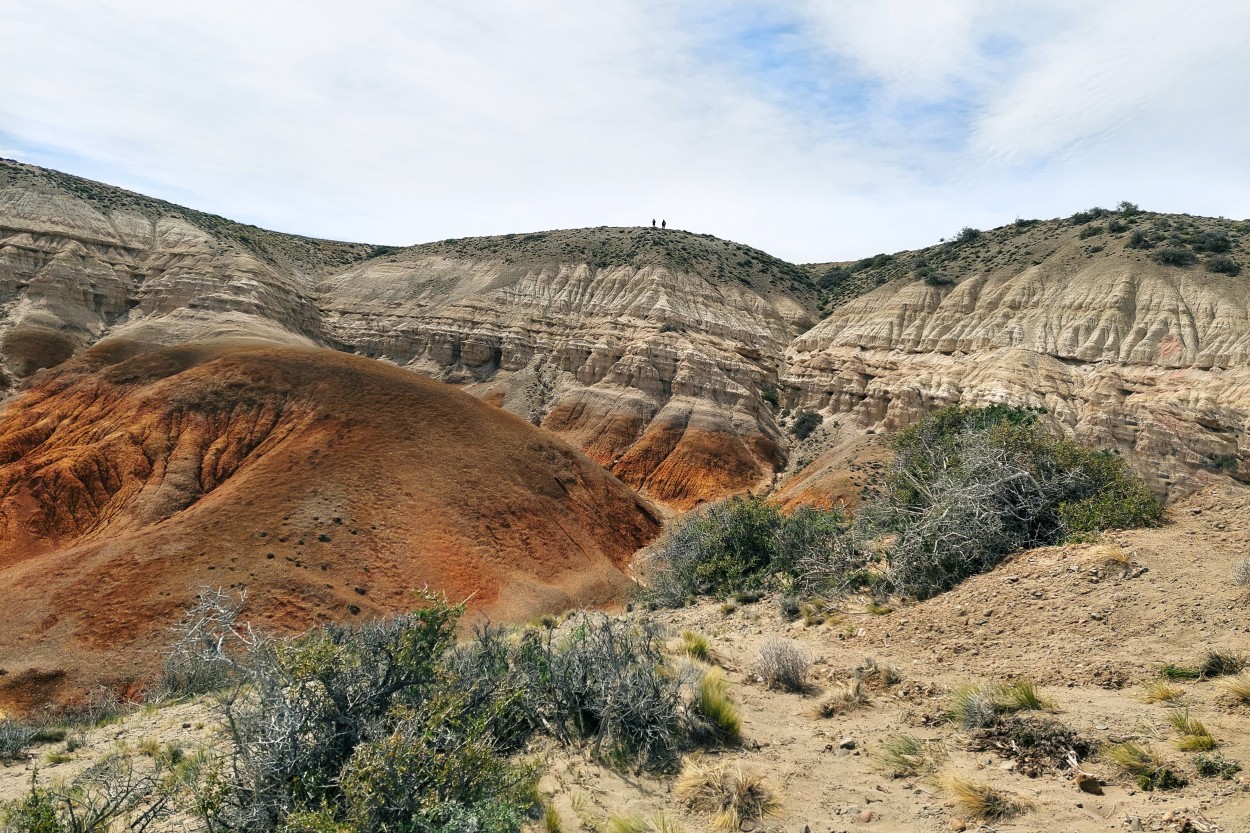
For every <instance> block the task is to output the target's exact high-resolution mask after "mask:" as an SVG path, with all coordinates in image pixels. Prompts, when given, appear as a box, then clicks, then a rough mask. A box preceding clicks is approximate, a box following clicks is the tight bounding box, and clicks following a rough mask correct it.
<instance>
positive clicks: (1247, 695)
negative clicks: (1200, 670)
mask: <svg viewBox="0 0 1250 833" xmlns="http://www.w3.org/2000/svg"><path fill="white" fill-rule="evenodd" d="M1220 685H1222V686H1223V687H1224V690H1225V691H1227V692H1228V693H1229V694H1231V695H1233V699H1234V700H1236V701H1237V702H1239V703H1243V704H1245V705H1250V674H1238V675H1237V676H1235V677H1229V678H1228V679H1226V680H1221V681H1220Z"/></svg>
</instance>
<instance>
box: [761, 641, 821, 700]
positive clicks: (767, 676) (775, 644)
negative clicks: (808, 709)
mask: <svg viewBox="0 0 1250 833" xmlns="http://www.w3.org/2000/svg"><path fill="white" fill-rule="evenodd" d="M811 664H812V660H811V658H810V657H809V656H808V655H807V653H806V652H805V651H803V650H802V649H801V648H799V647H798V646H796V645H795V644H794V643H793V642H790V641H788V640H784V639H770V640H768V641H767V642H765V643H764V645H763V647H761V648H760V653H759V656H758V657H757V658H756V660H755V664H754V665H753V666H752V671H753V672H754V673H755V674H756V675H758V676H759V677H760V678H761V679H762V680H763V681H764V684H765V685H767V686H768V687H769V688H779V689H781V690H782V691H790V692H795V693H802V692H805V691H807V688H808V681H807V674H808V671H809V669H810V668H811Z"/></svg>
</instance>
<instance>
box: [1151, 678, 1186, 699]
mask: <svg viewBox="0 0 1250 833" xmlns="http://www.w3.org/2000/svg"><path fill="white" fill-rule="evenodd" d="M1142 688H1143V693H1142V700H1143V701H1144V702H1147V703H1179V702H1180V701H1181V699H1182V698H1184V696H1185V692H1184V690H1183V689H1180V688H1177V687H1176V686H1174V685H1170V684H1169V683H1168V681H1167V680H1151V681H1150V682H1148V683H1146V684H1145V685H1144V686H1143V687H1142Z"/></svg>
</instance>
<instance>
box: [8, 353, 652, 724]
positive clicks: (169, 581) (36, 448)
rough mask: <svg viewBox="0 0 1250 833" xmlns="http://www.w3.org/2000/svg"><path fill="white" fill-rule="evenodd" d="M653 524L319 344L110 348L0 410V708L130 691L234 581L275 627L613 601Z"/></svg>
mask: <svg viewBox="0 0 1250 833" xmlns="http://www.w3.org/2000/svg"><path fill="white" fill-rule="evenodd" d="M657 530H658V522H657V520H656V516H655V515H654V513H653V511H652V509H651V508H650V507H649V506H648V505H647V504H645V503H644V502H643V501H642V500H641V499H639V498H638V497H637V496H636V495H634V494H633V493H632V492H631V491H630V490H629V489H628V488H626V487H625V486H624V485H623V484H621V483H620V482H619V481H618V480H616V479H615V478H613V477H612V476H611V475H609V474H607V473H606V472H604V471H603V470H602V469H600V468H599V467H598V466H596V465H595V464H594V463H593V462H591V461H590V460H589V459H588V458H587V457H585V456H584V455H583V454H581V453H580V452H577V451H575V450H573V449H571V448H570V447H568V446H566V445H564V444H563V443H561V442H560V441H559V440H556V439H554V438H552V437H550V436H549V435H546V434H544V433H543V432H542V431H540V430H539V429H537V428H535V427H533V426H532V425H530V424H528V423H526V422H525V421H523V420H521V419H519V418H517V417H514V416H512V415H511V414H508V413H506V412H503V411H500V410H498V409H496V408H492V407H490V406H488V405H486V404H483V403H481V402H479V401H478V400H476V399H474V398H473V397H472V396H469V395H468V394H465V393H463V392H461V391H459V390H456V389H455V388H453V387H451V386H450V385H445V384H442V383H440V382H435V381H432V380H429V379H426V378H423V377H421V376H418V375H416V374H413V373H410V372H407V371H403V370H400V369H398V368H394V367H391V366H388V365H386V364H384V363H381V362H377V361H373V360H369V359H363V358H359V357H354V356H349V355H344V354H341V353H336V352H333V351H330V350H317V349H308V348H298V347H278V346H274V345H267V344H261V343H243V342H224V341H222V342H206V343H200V344H191V345H183V346H178V347H159V348H158V347H151V346H147V345H141V344H138V343H134V342H117V341H114V342H105V343H102V344H100V345H98V346H96V347H94V348H91V349H90V350H88V351H86V352H85V353H84V354H82V355H81V356H79V357H78V358H76V359H74V360H72V361H70V362H68V363H67V364H65V365H62V366H61V367H59V368H57V369H56V370H51V371H45V372H44V373H42V374H40V375H38V376H36V377H35V378H34V379H33V380H32V381H31V383H30V384H29V385H28V386H27V390H26V391H25V392H24V394H23V395H21V396H19V397H18V398H16V399H15V400H13V401H12V402H10V403H9V405H8V406H7V408H6V409H5V410H4V411H3V412H0V604H2V605H3V607H4V610H5V617H4V618H5V627H4V628H3V629H0V669H2V670H3V671H4V672H5V673H4V676H0V707H3V706H4V704H5V702H6V701H7V702H8V703H9V704H10V705H13V706H22V705H25V704H27V703H28V702H29V701H30V700H32V699H35V698H39V697H48V696H51V697H64V696H70V695H72V694H73V693H74V692H75V691H80V690H81V688H82V686H84V685H88V684H94V683H97V682H102V683H108V684H121V685H127V684H135V683H137V682H139V681H140V680H142V679H143V678H144V676H145V675H146V674H149V673H150V672H151V671H152V669H153V668H155V667H156V664H157V662H158V654H157V650H158V646H159V644H160V642H161V640H162V638H163V637H164V636H165V630H164V629H165V628H166V626H167V625H168V624H169V623H170V622H171V621H172V620H174V619H176V618H177V617H178V616H179V615H180V612H181V611H182V610H183V609H184V608H185V606H186V605H187V604H188V602H189V601H190V600H191V598H192V597H193V596H194V594H195V593H196V591H197V590H198V589H199V588H201V587H205V586H230V587H246V588H247V591H248V611H247V615H248V616H249V618H251V619H253V620H254V621H259V622H262V623H270V624H272V625H274V626H277V627H281V628H302V627H305V626H307V625H309V624H312V623H314V622H318V621H325V620H329V619H352V618H355V617H357V616H359V617H368V616H372V615H379V614H383V613H386V612H389V611H396V610H402V609H405V608H407V607H410V606H411V605H412V602H413V590H414V589H418V588H421V587H423V586H425V585H429V587H430V588H432V589H438V590H443V591H445V592H446V593H447V594H448V595H449V596H450V597H451V598H452V599H453V600H455V599H462V598H466V597H469V596H472V600H471V602H470V605H471V607H473V608H474V609H476V610H479V611H481V612H483V613H485V614H486V615H490V616H492V617H494V618H516V617H527V616H530V615H533V614H534V613H536V612H539V611H542V610H548V609H554V608H557V607H561V606H568V605H572V604H579V603H585V604H595V603H603V602H607V601H610V600H613V599H616V598H619V596H620V594H621V591H622V589H623V588H624V587H625V586H626V583H627V580H626V579H625V577H624V574H623V573H622V571H621V568H622V567H624V566H625V565H626V563H627V561H628V560H629V558H630V556H631V555H632V553H633V552H634V551H635V550H636V549H638V548H639V547H641V546H642V545H644V544H645V543H646V542H647V541H648V540H650V539H651V538H652V537H653V536H654V535H655V533H656V532H657ZM36 683H37V684H36ZM5 692H7V695H6V694H5ZM24 701H26V702H24Z"/></svg>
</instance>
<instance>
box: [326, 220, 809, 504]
mask: <svg viewBox="0 0 1250 833" xmlns="http://www.w3.org/2000/svg"><path fill="white" fill-rule="evenodd" d="M802 278H804V276H803V275H802V273H800V272H799V271H798V270H797V269H795V267H793V266H789V265H787V264H782V263H781V262H780V261H777V260H775V259H774V258H771V257H768V256H767V255H764V254H763V253H761V252H758V251H755V250H751V249H747V248H746V247H742V246H737V245H735V244H731V243H726V242H725V241H720V240H715V239H713V238H708V237H703V236H699V235H693V234H689V233H685V232H679V231H657V230H654V229H624V228H621V229H588V230H577V231H561V232H548V233H542V234H530V235H514V236H512V237H509V238H487V239H481V240H465V241H448V242H445V243H440V244H433V245H429V246H419V247H415V248H412V249H406V250H403V251H402V252H400V253H397V254H394V255H390V256H387V257H382V258H376V259H373V260H370V261H369V262H367V263H364V264H361V265H360V266H357V267H355V268H352V269H349V270H347V271H345V272H343V273H341V274H338V275H334V276H331V277H328V278H326V279H324V280H323V281H322V282H321V283H320V285H319V292H320V297H321V304H322V307H323V309H324V310H325V326H326V329H327V331H328V332H329V333H330V334H332V335H333V337H334V338H336V339H337V340H339V341H341V342H343V343H345V344H351V345H353V347H354V349H356V350H358V351H359V352H362V353H364V354H365V355H369V356H373V357H377V358H383V359H386V360H388V361H392V362H395V363H397V364H399V365H402V366H405V367H410V368H412V369H414V370H417V371H418V372H421V373H425V374H427V375H431V376H434V377H436V378H440V379H444V380H447V381H451V382H456V383H458V384H463V385H466V386H467V387H468V388H469V389H470V390H471V391H473V392H474V393H476V394H478V395H479V396H482V397H484V398H486V399H488V400H489V401H492V402H495V403H497V404H500V405H501V406H502V407H504V408H505V409H508V410H511V411H513V412H515V413H518V414H521V415H523V416H524V417H526V418H527V419H530V420H532V421H533V422H535V423H537V424H541V425H542V426H543V427H544V428H547V429H548V430H550V431H552V432H554V433H556V434H557V435H559V436H561V437H563V438H565V439H567V440H569V441H570V442H572V443H574V444H575V445H577V446H578V447H580V448H582V449H583V450H584V451H585V452H586V453H587V454H589V455H590V456H591V458H593V459H594V460H595V461H596V462H598V463H599V464H601V465H602V466H604V467H605V468H607V469H608V470H609V471H611V472H612V473H613V474H616V475H617V476H618V477H620V478H621V479H622V480H624V481H625V482H626V483H628V484H630V485H631V486H634V487H635V488H637V489H639V490H640V491H642V492H643V493H644V494H646V495H648V496H651V497H654V498H656V499H658V500H661V501H664V502H666V503H668V504H669V505H671V506H674V507H677V508H688V507H690V506H692V505H694V503H696V502H697V501H699V500H702V499H708V498H715V497H720V496H722V495H726V494H732V493H735V492H741V491H743V490H746V489H752V488H755V487H758V486H760V485H762V484H765V483H767V482H768V479H769V477H770V476H771V474H772V472H773V470H774V468H775V467H776V466H778V465H779V464H780V463H781V462H782V461H783V459H784V439H783V438H782V436H781V435H780V433H779V432H778V429H777V426H776V423H775V421H774V416H773V411H772V409H771V408H770V407H769V406H768V405H767V404H766V403H765V402H764V401H763V400H762V399H761V397H760V392H761V391H763V390H766V389H769V388H772V387H774V386H775V385H776V382H777V377H778V373H779V371H780V368H779V366H778V358H779V357H780V355H781V353H782V351H783V350H784V349H785V346H786V345H787V344H788V343H789V342H790V340H791V339H792V338H793V337H794V336H796V335H797V334H798V333H800V332H802V331H803V330H804V329H806V328H807V327H808V326H810V324H811V323H812V318H811V315H810V313H809V311H808V306H807V304H808V303H810V301H811V298H812V295H813V293H812V292H811V289H810V287H809V286H808V285H807V284H806V283H804V282H802V280H801V279H802Z"/></svg>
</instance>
